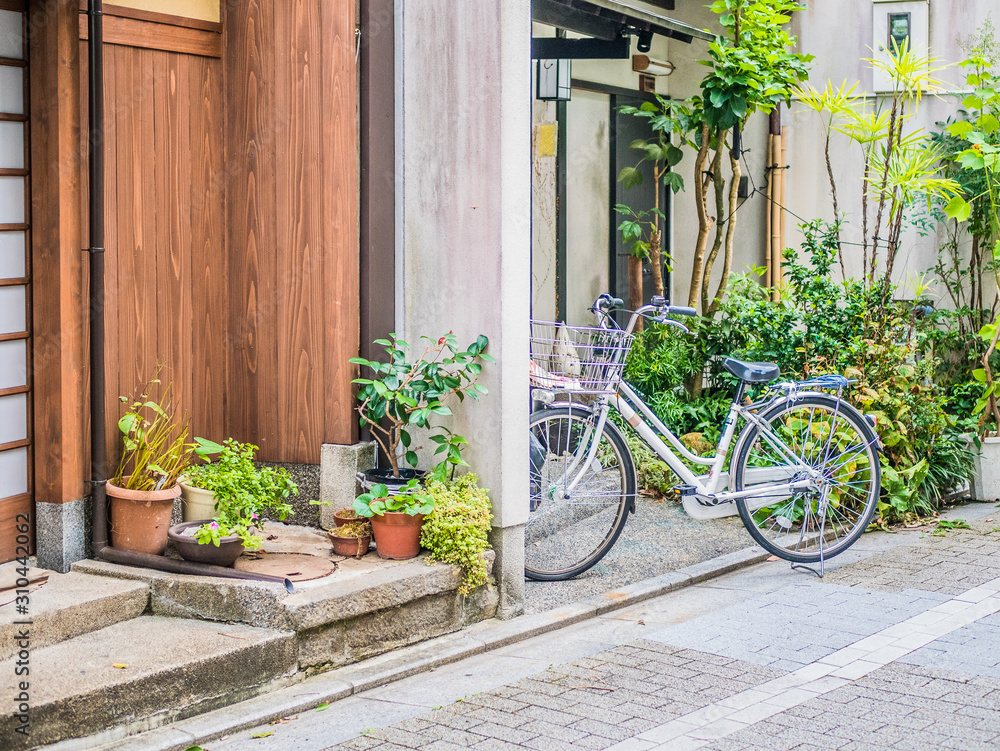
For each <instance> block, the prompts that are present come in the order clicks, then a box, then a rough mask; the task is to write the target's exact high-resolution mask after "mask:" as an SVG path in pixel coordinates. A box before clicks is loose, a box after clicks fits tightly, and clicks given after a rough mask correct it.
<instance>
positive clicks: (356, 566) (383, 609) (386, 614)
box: [73, 542, 498, 671]
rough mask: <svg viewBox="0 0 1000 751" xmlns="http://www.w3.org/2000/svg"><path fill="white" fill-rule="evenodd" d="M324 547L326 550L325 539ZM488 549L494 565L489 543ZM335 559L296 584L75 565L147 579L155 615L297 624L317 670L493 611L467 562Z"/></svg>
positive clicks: (283, 627) (302, 659)
mask: <svg viewBox="0 0 1000 751" xmlns="http://www.w3.org/2000/svg"><path fill="white" fill-rule="evenodd" d="M323 547H325V548H326V549H327V550H329V543H327V542H324V543H323ZM338 558H339V557H338ZM486 558H487V561H488V563H489V565H492V562H493V558H494V556H493V551H488V552H487V553H486ZM337 566H338V568H337V570H336V571H335V572H334V573H333V574H331V575H330V576H326V577H323V578H320V579H314V580H311V581H303V582H296V583H295V593H294V594H288V593H287V592H286V591H285V589H284V588H283V587H282V586H281V585H280V584H273V583H269V582H260V581H247V580H240V579H219V578H215V577H207V576H188V575H178V574H171V573H167V572H164V571H152V570H150V569H142V568H133V567H130V566H121V565H118V564H114V563H108V562H107V561H78V562H77V563H74V564H73V570H74V571H78V572H82V573H88V574H93V575H95V576H106V577H115V578H123V579H132V580H135V581H143V582H146V583H147V584H148V586H149V588H150V610H151V612H152V613H153V614H155V615H161V616H165V617H170V618H195V619H201V620H207V621H216V622H222V623H244V624H246V625H249V626H255V627H257V628H269V629H277V630H280V631H294V632H296V635H297V639H298V661H299V668H300V669H303V670H305V669H308V670H312V671H317V670H328V669H331V668H335V667H339V666H341V665H346V664H349V663H352V662H356V661H358V660H362V659H365V658H367V657H371V656H374V655H377V654H381V653H383V652H387V651H390V650H393V649H397V648H399V647H402V646H406V645H407V644H413V643H415V642H418V641H422V640H424V639H429V638H432V637H435V636H440V635H442V634H447V633H450V632H452V631H457V630H459V629H460V628H462V627H463V626H465V625H468V624H470V623H475V622H476V621H481V620H483V619H485V618H492V617H493V615H494V614H495V613H496V608H497V602H498V595H497V590H496V588H495V587H494V586H493V585H492V584H491V585H489V586H486V587H481V588H479V589H477V590H475V591H474V592H473V593H472V594H470V595H469V596H467V597H466V596H462V595H460V594H458V587H459V584H460V583H461V579H462V573H461V570H460V569H459V568H458V567H457V566H450V565H445V564H438V565H434V566H429V565H427V560H426V556H425V555H422V556H420V557H419V558H414V559H412V560H408V561H385V560H381V559H379V558H378V557H376V556H375V555H367V556H365V557H364V558H362V559H361V560H355V559H353V558H348V559H347V560H339V561H338V563H337Z"/></svg>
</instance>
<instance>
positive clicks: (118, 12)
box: [0, 0, 222, 34]
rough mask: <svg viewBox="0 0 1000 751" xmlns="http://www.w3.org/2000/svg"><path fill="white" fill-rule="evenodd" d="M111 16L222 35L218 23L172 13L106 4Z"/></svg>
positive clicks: (84, 6)
mask: <svg viewBox="0 0 1000 751" xmlns="http://www.w3.org/2000/svg"><path fill="white" fill-rule="evenodd" d="M0 2H2V0H0ZM86 9H87V0H80V10H86ZM110 16H118V17H120V18H136V19H138V20H140V21H152V22H153V23H162V24H168V25H170V26H186V27H187V28H189V29H203V30H204V31H214V32H216V33H217V34H220V33H222V24H221V23H219V22H217V21H204V20H202V19H200V18H186V17H184V16H175V15H173V14H171V13H157V12H155V11H152V10H139V9H138V8H126V7H125V6H123V5H109V4H107V3H105V4H104V18H105V20H107V19H108V18H109V17H110Z"/></svg>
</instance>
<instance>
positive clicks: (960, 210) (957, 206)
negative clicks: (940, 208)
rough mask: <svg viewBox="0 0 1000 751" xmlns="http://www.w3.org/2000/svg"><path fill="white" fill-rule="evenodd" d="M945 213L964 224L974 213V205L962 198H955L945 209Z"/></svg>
mask: <svg viewBox="0 0 1000 751" xmlns="http://www.w3.org/2000/svg"><path fill="white" fill-rule="evenodd" d="M944 213H945V214H947V215H948V216H949V217H951V218H952V219H955V220H956V221H959V222H964V221H966V220H967V219H968V218H969V215H970V214H971V213H972V204H970V203H969V202H968V201H966V200H965V199H964V198H962V197H961V196H955V197H954V198H952V199H951V200H950V201H948V205H947V206H945V207H944Z"/></svg>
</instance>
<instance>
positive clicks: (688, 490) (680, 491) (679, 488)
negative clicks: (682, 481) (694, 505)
mask: <svg viewBox="0 0 1000 751" xmlns="http://www.w3.org/2000/svg"><path fill="white" fill-rule="evenodd" d="M671 490H672V491H673V494H674V495H675V496H677V497H678V498H683V497H684V496H688V495H697V493H698V489H697V488H696V487H695V486H694V485H674V487H673V488H671Z"/></svg>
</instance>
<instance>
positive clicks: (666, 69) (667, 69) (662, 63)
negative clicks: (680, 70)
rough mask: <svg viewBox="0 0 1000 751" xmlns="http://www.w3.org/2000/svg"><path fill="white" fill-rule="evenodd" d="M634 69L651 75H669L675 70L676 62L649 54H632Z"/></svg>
mask: <svg viewBox="0 0 1000 751" xmlns="http://www.w3.org/2000/svg"><path fill="white" fill-rule="evenodd" d="M632 70H634V71H637V72H639V73H648V74H649V75H651V76H669V75H670V74H671V73H673V72H674V64H673V63H672V62H669V61H668V60H657V59H656V58H655V57H650V56H649V55H632Z"/></svg>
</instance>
